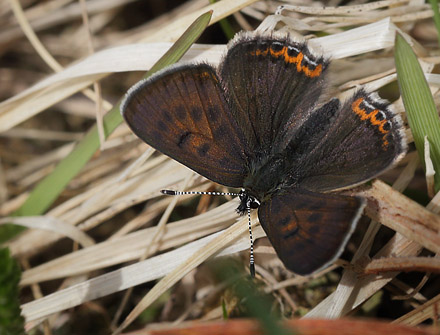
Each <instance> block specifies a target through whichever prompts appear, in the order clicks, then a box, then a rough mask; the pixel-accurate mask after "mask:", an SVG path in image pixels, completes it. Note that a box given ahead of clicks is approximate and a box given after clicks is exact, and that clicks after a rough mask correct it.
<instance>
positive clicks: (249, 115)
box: [220, 34, 328, 154]
mask: <svg viewBox="0 0 440 335" xmlns="http://www.w3.org/2000/svg"><path fill="white" fill-rule="evenodd" d="M327 65H328V61H327V60H325V59H324V58H323V57H322V56H316V55H314V54H312V53H311V52H310V51H309V49H308V48H307V46H306V45H305V44H304V43H298V42H294V41H292V40H290V39H289V38H287V37H283V38H279V37H273V36H265V35H261V36H260V35H256V36H255V35H248V34H240V35H238V36H237V37H236V38H235V39H234V40H233V41H232V43H231V44H230V46H229V49H228V53H227V54H226V57H225V58H224V60H223V62H222V63H221V65H220V77H221V80H222V83H223V86H224V87H225V91H226V95H227V97H228V100H229V103H230V105H231V111H232V113H233V115H234V117H235V118H236V119H237V122H238V124H239V125H240V127H241V128H242V129H243V132H244V134H245V136H246V138H247V139H248V141H249V142H250V143H251V146H252V148H253V149H254V150H255V151H260V152H261V153H263V154H267V153H269V152H280V151H281V150H283V149H284V148H285V146H286V145H287V142H288V138H289V137H291V136H292V133H294V132H295V131H296V130H297V129H298V128H299V127H300V126H301V125H302V124H303V122H304V120H306V118H307V116H308V115H309V113H310V111H311V110H312V109H313V106H314V105H315V103H316V102H317V98H318V97H319V96H320V94H321V91H322V89H323V83H324V77H325V71H326V68H327Z"/></svg>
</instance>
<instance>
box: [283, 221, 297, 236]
mask: <svg viewBox="0 0 440 335" xmlns="http://www.w3.org/2000/svg"><path fill="white" fill-rule="evenodd" d="M296 227H297V224H296V222H295V221H292V222H291V223H289V224H288V225H287V226H284V227H283V228H281V230H282V231H283V233H287V232H289V231H292V230H295V229H296Z"/></svg>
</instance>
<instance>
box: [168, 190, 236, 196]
mask: <svg viewBox="0 0 440 335" xmlns="http://www.w3.org/2000/svg"><path fill="white" fill-rule="evenodd" d="M160 192H161V193H162V194H166V195H188V194H196V195H232V196H239V195H240V194H238V193H231V192H200V191H183V192H182V191H173V190H161V191H160Z"/></svg>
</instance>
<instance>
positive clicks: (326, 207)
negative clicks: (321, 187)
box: [258, 188, 364, 275]
mask: <svg viewBox="0 0 440 335" xmlns="http://www.w3.org/2000/svg"><path fill="white" fill-rule="evenodd" d="M363 207H364V201H363V199H360V198H356V197H349V196H343V195H339V194H319V193H313V192H309V191H306V190H302V189H295V188H294V189H291V190H289V191H288V192H286V193H284V194H279V195H274V196H272V197H271V198H269V199H268V200H267V201H264V202H263V203H262V204H261V206H260V207H259V209H258V217H259V219H260V223H261V225H262V227H263V229H264V231H265V232H266V234H267V236H268V238H269V240H270V242H271V244H272V246H273V247H274V248H275V251H276V252H277V254H278V256H279V258H280V259H281V261H282V262H283V263H284V265H285V266H286V268H288V269H289V270H291V271H293V272H295V273H297V274H300V275H307V274H310V273H313V272H315V271H318V270H320V269H322V268H324V267H326V266H328V265H329V264H330V263H331V262H332V261H334V260H335V259H336V258H337V257H338V256H339V255H340V253H341V252H342V250H343V249H344V247H345V244H346V243H347V241H348V239H349V237H350V236H351V233H352V232H353V230H354V228H355V225H356V222H357V221H358V219H359V216H360V214H361V213H362V210H363Z"/></svg>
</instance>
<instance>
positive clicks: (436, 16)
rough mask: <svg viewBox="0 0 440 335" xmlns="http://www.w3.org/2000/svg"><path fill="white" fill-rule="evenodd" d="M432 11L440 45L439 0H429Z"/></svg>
mask: <svg viewBox="0 0 440 335" xmlns="http://www.w3.org/2000/svg"><path fill="white" fill-rule="evenodd" d="M429 3H430V5H431V8H432V11H433V12H434V23H435V28H436V29H437V39H438V44H439V46H440V13H439V11H438V1H437V0H429Z"/></svg>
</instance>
